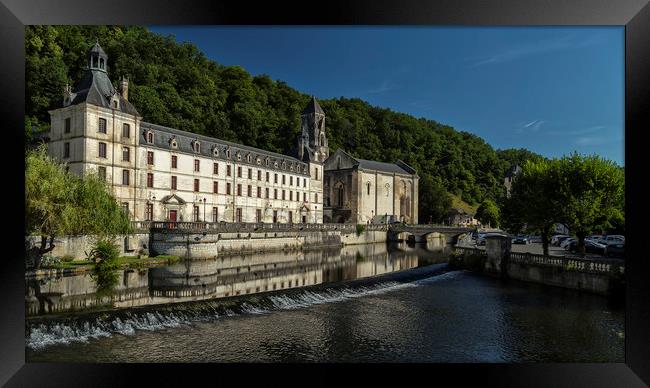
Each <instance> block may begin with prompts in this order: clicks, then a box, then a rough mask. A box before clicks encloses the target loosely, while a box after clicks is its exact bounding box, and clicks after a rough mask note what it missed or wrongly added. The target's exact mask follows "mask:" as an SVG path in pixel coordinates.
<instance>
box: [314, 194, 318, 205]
mask: <svg viewBox="0 0 650 388" xmlns="http://www.w3.org/2000/svg"><path fill="white" fill-rule="evenodd" d="M315 195H316V198H315V199H316V200H315V201H314V203H318V193H316V194H315Z"/></svg>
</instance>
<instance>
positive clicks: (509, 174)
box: [506, 164, 521, 178]
mask: <svg viewBox="0 0 650 388" xmlns="http://www.w3.org/2000/svg"><path fill="white" fill-rule="evenodd" d="M520 172H521V167H520V166H519V165H518V164H515V165H512V166H510V168H509V169H508V171H507V172H506V178H512V177H514V176H516V175H518V174H519V173H520Z"/></svg>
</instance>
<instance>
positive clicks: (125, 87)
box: [120, 76, 129, 101]
mask: <svg viewBox="0 0 650 388" xmlns="http://www.w3.org/2000/svg"><path fill="white" fill-rule="evenodd" d="M120 92H121V94H122V98H124V99H125V100H127V101H129V80H128V79H127V78H124V76H122V79H121V80H120Z"/></svg>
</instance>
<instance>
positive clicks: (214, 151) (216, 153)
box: [212, 144, 219, 158]
mask: <svg viewBox="0 0 650 388" xmlns="http://www.w3.org/2000/svg"><path fill="white" fill-rule="evenodd" d="M212 156H214V157H215V158H216V157H217V156H219V147H218V146H217V145H216V144H215V145H214V147H212Z"/></svg>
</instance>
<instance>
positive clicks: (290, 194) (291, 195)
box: [289, 190, 293, 201]
mask: <svg viewBox="0 0 650 388" xmlns="http://www.w3.org/2000/svg"><path fill="white" fill-rule="evenodd" d="M289 201H293V191H291V190H289Z"/></svg>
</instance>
